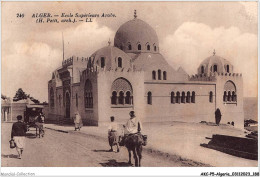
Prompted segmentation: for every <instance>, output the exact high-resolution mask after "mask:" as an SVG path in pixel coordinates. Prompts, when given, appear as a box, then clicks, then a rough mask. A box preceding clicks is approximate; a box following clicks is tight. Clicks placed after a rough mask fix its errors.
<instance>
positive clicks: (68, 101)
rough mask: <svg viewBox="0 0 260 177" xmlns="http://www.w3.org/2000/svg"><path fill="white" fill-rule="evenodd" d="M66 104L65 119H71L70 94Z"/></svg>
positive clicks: (67, 96) (67, 94)
mask: <svg viewBox="0 0 260 177" xmlns="http://www.w3.org/2000/svg"><path fill="white" fill-rule="evenodd" d="M65 103H66V105H65V106H66V107H65V108H66V110H65V111H66V113H65V117H66V118H70V94H69V92H67V93H66V102H65Z"/></svg>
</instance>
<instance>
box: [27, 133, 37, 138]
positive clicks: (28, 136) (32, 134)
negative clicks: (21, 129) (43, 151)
mask: <svg viewBox="0 0 260 177" xmlns="http://www.w3.org/2000/svg"><path fill="white" fill-rule="evenodd" d="M26 138H29V139H34V138H37V137H36V134H34V133H26Z"/></svg>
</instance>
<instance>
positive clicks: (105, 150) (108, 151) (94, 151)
mask: <svg viewBox="0 0 260 177" xmlns="http://www.w3.org/2000/svg"><path fill="white" fill-rule="evenodd" d="M93 152H111V151H110V150H97V149H95V150H93Z"/></svg>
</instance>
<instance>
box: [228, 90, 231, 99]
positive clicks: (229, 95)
mask: <svg viewBox="0 0 260 177" xmlns="http://www.w3.org/2000/svg"><path fill="white" fill-rule="evenodd" d="M228 101H231V92H230V91H228Z"/></svg>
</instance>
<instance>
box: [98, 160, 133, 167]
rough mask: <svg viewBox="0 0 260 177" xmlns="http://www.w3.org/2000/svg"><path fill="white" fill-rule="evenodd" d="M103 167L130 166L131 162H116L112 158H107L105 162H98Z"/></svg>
mask: <svg viewBox="0 0 260 177" xmlns="http://www.w3.org/2000/svg"><path fill="white" fill-rule="evenodd" d="M99 164H100V165H102V166H103V167H131V166H132V164H129V163H127V162H117V161H116V160H114V159H111V160H108V162H107V163H99Z"/></svg>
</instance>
